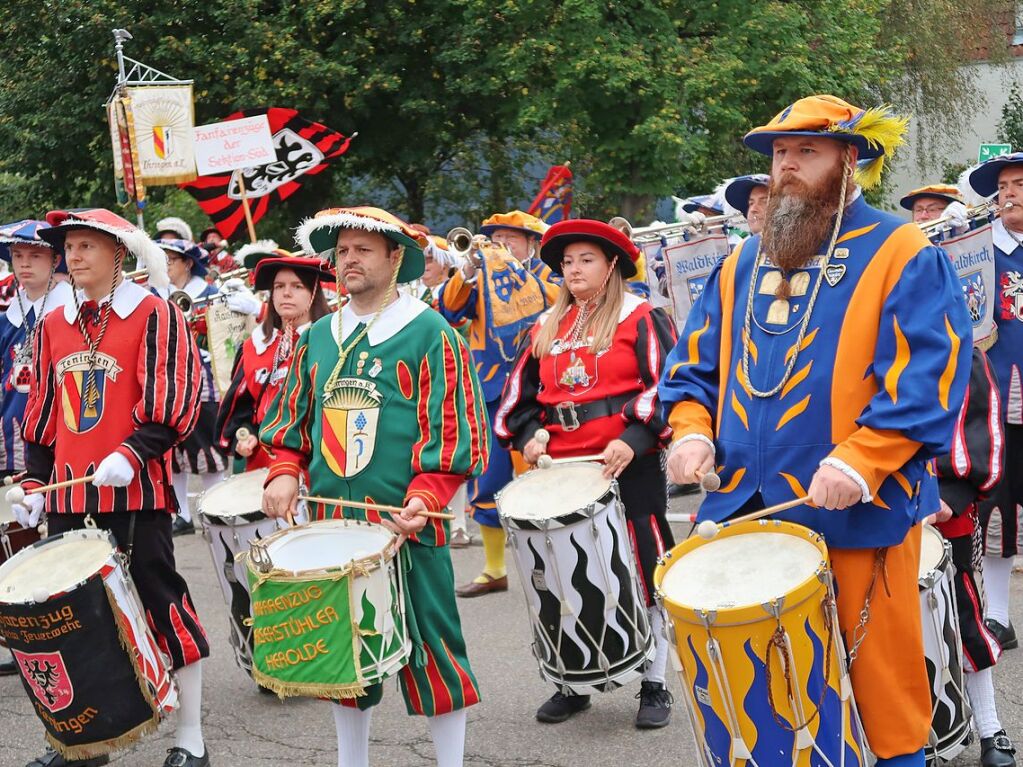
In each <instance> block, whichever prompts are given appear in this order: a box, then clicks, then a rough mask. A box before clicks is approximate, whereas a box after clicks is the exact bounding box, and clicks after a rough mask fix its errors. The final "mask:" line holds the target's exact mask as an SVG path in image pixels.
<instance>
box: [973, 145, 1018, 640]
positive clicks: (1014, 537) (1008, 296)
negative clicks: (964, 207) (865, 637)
mask: <svg viewBox="0 0 1023 767" xmlns="http://www.w3.org/2000/svg"><path fill="white" fill-rule="evenodd" d="M969 183H970V186H971V187H973V191H974V192H976V193H977V194H978V195H980V196H982V197H991V196H992V195H997V198H996V201H997V206H998V208H999V209H1000V210H1001V215H1000V216H999V218H998V220H997V221H995V222H994V225H993V227H992V238H993V240H994V246H995V285H996V286H997V287H996V290H997V296H996V297H994V299H993V300H994V302H995V304H994V306H995V311H994V316H995V327H996V330H997V337H996V340H995V342H994V345H992V346H991V348H990V349H988V352H987V354H988V358H989V359H990V360H991V364H992V366H993V367H994V370H995V375H996V376H997V377H998V385H999V388H1000V394H1001V398H1002V407H1003V409H1004V416H1005V479H1004V480H1003V481H1002V483H1001V484H1000V485H999V486H998V489H997V491H996V492H995V494H994V495H993V496H992V498H991V500H990V501H988V502H985V503H983V504H981V508H980V523H981V528H982V531H983V537H984V586H985V591H986V592H987V619H988V620H987V623H988V627H989V628H990V629H991V630H992V631H993V632H994V634H995V636H996V637H998V641H999V642H1000V643H1001V645H1002V648H1003V649H1005V650H1009V649H1012V648H1015V647H1018V646H1019V640H1018V639H1017V638H1016V630H1015V628H1014V627H1013V625H1012V621H1011V620H1009V582H1010V580H1011V577H1012V562H1013V558H1014V557H1015V556H1016V555H1017V554H1020V553H1023V551H1021V548H1020V547H1021V544H1023V524H1021V520H1020V516H1021V514H1023V244H1021V243H1023V152H1015V153H1013V154H1008V155H1002V156H1000V157H996V158H994V159H992V160H988V161H987V162H985V163H983V164H981V165H980V166H978V167H977V168H975V169H974V170H973V171H972V172H971V173H970V175H969ZM1009 203H1011V206H1009ZM1007 206H1008V207H1007ZM989 300H991V299H989Z"/></svg>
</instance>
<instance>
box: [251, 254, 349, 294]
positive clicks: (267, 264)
mask: <svg viewBox="0 0 1023 767" xmlns="http://www.w3.org/2000/svg"><path fill="white" fill-rule="evenodd" d="M304 260H309V261H312V259H302V258H296V257H294V256H291V257H289V258H281V257H280V256H268V257H267V258H264V259H262V260H261V261H260V262H259V265H258V268H257V269H256V275H255V280H254V282H253V287H254V288H255V289H256V290H270V289H271V288H273V284H274V277H275V276H277V272H279V271H281V270H282V269H290V270H291V271H293V272H305V273H306V274H312V275H314V276H315V277H316V279H317V281H319V282H333V281H334V280H335V279H336V278H335V276H334V273H333V272H328V271H327V270H326V269H321V268H320V267H319V266H317V265H316V264H313V263H310V264H304V263H302V261H304Z"/></svg>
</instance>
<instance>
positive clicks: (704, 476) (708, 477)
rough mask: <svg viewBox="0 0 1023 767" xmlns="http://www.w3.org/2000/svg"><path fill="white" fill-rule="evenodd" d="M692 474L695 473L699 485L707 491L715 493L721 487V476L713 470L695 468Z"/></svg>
mask: <svg viewBox="0 0 1023 767" xmlns="http://www.w3.org/2000/svg"><path fill="white" fill-rule="evenodd" d="M694 474H696V479H697V480H699V482H700V487H702V488H703V489H704V490H706V491H707V492H708V493H716V492H717V491H718V490H720V489H721V477H719V476H718V475H717V474H716V473H715V472H713V471H699V470H697V471H695V472H694Z"/></svg>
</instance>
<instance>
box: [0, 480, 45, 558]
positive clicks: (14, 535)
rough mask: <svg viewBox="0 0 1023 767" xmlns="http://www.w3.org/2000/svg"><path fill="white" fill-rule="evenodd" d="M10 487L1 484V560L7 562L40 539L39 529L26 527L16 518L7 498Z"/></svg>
mask: <svg viewBox="0 0 1023 767" xmlns="http://www.w3.org/2000/svg"><path fill="white" fill-rule="evenodd" d="M11 487H15V485H11V486H10V487H7V486H2V485H0V562H6V561H7V560H8V559H10V558H11V557H13V556H14V555H15V554H17V553H18V552H19V551H21V550H22V549H23V548H25V547H26V546H30V545H32V544H33V543H35V542H36V541H38V540H39V531H38V530H36V529H35V528H34V527H33V528H25V527H22V526H21V525H19V524H18V523H17V522H16V521H15V520H14V509H12V508H11V503H10V502H9V501H8V500H7V491H8V490H10V488H11Z"/></svg>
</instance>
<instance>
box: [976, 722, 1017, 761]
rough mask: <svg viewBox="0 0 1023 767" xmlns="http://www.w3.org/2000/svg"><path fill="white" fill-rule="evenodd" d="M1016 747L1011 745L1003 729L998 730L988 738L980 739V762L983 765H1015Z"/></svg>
mask: <svg viewBox="0 0 1023 767" xmlns="http://www.w3.org/2000/svg"><path fill="white" fill-rule="evenodd" d="M1015 753H1016V747H1015V746H1013V745H1012V741H1011V740H1009V736H1008V735H1006V734H1005V730H999V731H998V732H996V733H995V734H994V735H992V736H991V737H990V738H981V739H980V763H981V765H983V767H1016V757H1014V756H1013V754H1015Z"/></svg>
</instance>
